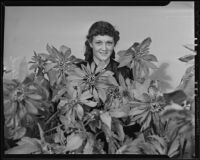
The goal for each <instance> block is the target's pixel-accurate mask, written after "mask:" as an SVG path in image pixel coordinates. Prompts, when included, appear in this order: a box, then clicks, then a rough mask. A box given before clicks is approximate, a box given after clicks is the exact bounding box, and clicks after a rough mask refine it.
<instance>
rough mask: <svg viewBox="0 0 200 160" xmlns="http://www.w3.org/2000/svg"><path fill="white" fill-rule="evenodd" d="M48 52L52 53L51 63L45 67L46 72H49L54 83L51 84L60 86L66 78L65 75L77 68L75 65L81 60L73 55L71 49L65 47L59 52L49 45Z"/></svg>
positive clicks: (49, 58)
mask: <svg viewBox="0 0 200 160" xmlns="http://www.w3.org/2000/svg"><path fill="white" fill-rule="evenodd" d="M47 51H48V52H49V53H50V55H49V57H48V60H49V61H50V63H48V64H47V65H46V66H45V71H46V72H48V75H49V77H50V79H51V81H52V83H51V84H53V83H54V81H55V82H57V84H59V83H60V82H61V81H62V80H63V79H64V78H65V75H66V74H68V72H69V71H70V70H72V69H73V68H74V67H75V65H74V63H75V62H78V61H80V60H79V59H77V58H76V57H75V56H73V55H71V49H70V48H68V47H66V46H64V45H62V46H61V47H60V50H57V49H56V48H55V47H53V46H52V47H50V46H49V45H48V44H47Z"/></svg>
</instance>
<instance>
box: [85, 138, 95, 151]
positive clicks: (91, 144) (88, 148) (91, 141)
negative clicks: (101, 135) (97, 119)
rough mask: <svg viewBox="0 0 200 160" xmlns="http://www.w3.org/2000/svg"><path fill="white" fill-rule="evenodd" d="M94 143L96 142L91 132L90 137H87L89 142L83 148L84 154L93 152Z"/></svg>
mask: <svg viewBox="0 0 200 160" xmlns="http://www.w3.org/2000/svg"><path fill="white" fill-rule="evenodd" d="M94 145H95V144H94V138H93V135H91V134H89V137H88V138H87V143H86V145H85V147H84V149H83V154H92V153H93V148H94Z"/></svg>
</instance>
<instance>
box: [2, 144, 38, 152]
mask: <svg viewBox="0 0 200 160" xmlns="http://www.w3.org/2000/svg"><path fill="white" fill-rule="evenodd" d="M35 152H40V148H39V147H38V146H36V145H33V144H30V143H26V144H23V145H20V146H16V147H13V148H10V149H8V150H7V151H5V154H31V153H35Z"/></svg>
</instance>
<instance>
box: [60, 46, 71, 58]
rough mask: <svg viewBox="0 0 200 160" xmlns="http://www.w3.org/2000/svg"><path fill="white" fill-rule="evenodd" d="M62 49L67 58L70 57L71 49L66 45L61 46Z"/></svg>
mask: <svg viewBox="0 0 200 160" xmlns="http://www.w3.org/2000/svg"><path fill="white" fill-rule="evenodd" d="M60 51H61V52H62V53H63V54H64V55H65V58H68V57H69V56H70V54H71V49H70V48H69V47H67V46H65V45H62V46H60Z"/></svg>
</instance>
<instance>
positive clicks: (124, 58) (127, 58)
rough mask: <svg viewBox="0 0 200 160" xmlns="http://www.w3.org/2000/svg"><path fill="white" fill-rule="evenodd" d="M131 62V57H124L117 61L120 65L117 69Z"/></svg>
mask: <svg viewBox="0 0 200 160" xmlns="http://www.w3.org/2000/svg"><path fill="white" fill-rule="evenodd" d="M131 61H132V56H124V57H122V58H120V59H119V63H120V64H119V66H118V68H120V67H124V66H127V65H128V64H129V63H130V62H131Z"/></svg>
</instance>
